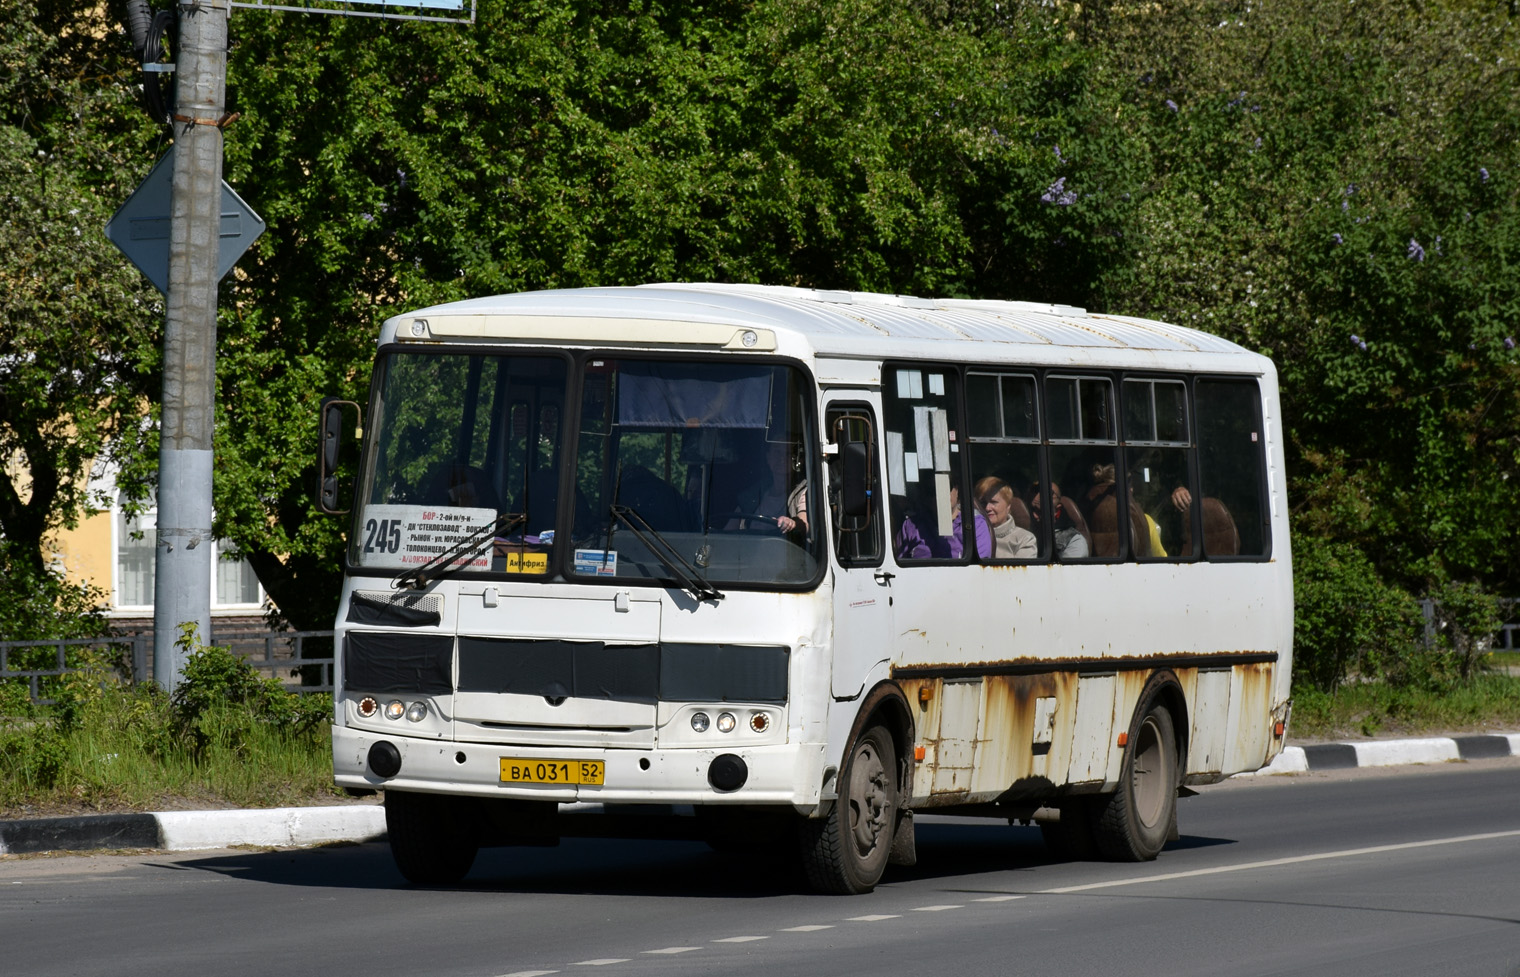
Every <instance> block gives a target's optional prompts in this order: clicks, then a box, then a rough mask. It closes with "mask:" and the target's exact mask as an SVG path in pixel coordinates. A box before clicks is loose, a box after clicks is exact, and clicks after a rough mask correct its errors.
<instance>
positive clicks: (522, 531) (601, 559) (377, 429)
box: [349, 351, 822, 587]
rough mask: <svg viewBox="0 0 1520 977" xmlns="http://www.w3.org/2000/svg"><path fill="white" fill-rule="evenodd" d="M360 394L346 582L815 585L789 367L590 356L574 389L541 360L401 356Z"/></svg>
mask: <svg viewBox="0 0 1520 977" xmlns="http://www.w3.org/2000/svg"><path fill="white" fill-rule="evenodd" d="M376 381H377V383H376V389H377V396H376V403H375V408H374V413H373V420H372V430H371V431H370V432H369V438H368V442H369V444H368V451H367V454H366V460H365V466H364V474H363V480H362V483H361V485H360V489H359V500H360V507H359V511H358V513H357V522H356V524H355V532H354V533H353V535H352V537H351V542H350V552H349V560H350V562H351V563H352V564H353V565H355V566H358V567H363V568H372V569H375V570H394V571H401V572H405V571H407V570H416V569H418V568H419V567H424V566H425V567H427V568H428V569H429V570H430V571H436V569H438V568H439V566H440V564H439V563H438V562H437V561H440V560H442V564H441V566H442V567H443V568H445V569H447V570H448V572H451V573H463V574H478V573H490V574H503V573H504V574H511V575H522V576H523V577H525V578H528V579H538V580H548V579H553V578H559V579H563V575H564V574H569V575H570V576H571V577H574V578H580V579H592V580H607V579H608V578H614V579H617V580H618V581H619V582H624V581H627V582H645V583H648V584H650V585H655V586H685V585H686V584H685V582H686V581H688V580H692V579H695V580H697V581H701V582H702V584H703V585H704V587H706V586H712V587H716V586H719V585H727V586H734V585H738V586H741V587H742V586H746V585H747V586H775V585H780V586H788V585H790V586H800V585H805V584H808V583H810V582H811V581H813V580H814V579H815V578H816V576H817V571H818V568H819V566H820V556H821V549H820V547H821V542H820V539H819V534H818V533H817V531H816V530H817V525H816V523H815V521H814V520H812V519H811V518H810V514H811V513H816V512H819V511H820V507H821V505H822V503H821V501H815V500H814V498H813V495H814V492H815V491H816V489H815V488H814V486H816V484H817V480H816V479H809V478H808V477H807V475H806V473H807V472H809V471H811V470H812V468H813V467H814V466H815V465H816V464H817V459H816V458H814V457H813V453H814V452H815V451H816V447H815V446H814V445H813V444H812V440H814V439H809V438H807V437H804V434H803V432H805V431H807V430H809V429H810V428H809V421H808V418H809V417H810V416H811V410H812V408H811V406H810V400H809V395H808V393H807V385H806V383H805V380H804V378H803V374H802V372H801V371H800V370H798V369H796V368H795V367H789V366H780V365H769V364H764V365H761V364H749V363H746V364H734V363H732V362H728V361H695V360H683V361H655V360H643V359H631V358H630V359H612V358H597V357H595V356H593V357H591V358H589V359H587V360H585V361H584V368H583V370H582V371H580V372H579V375H576V373H575V372H574V371H572V370H571V367H570V361H569V359H568V357H565V356H562V355H557V354H553V353H517V352H513V353H508V354H500V355H498V354H487V353H434V352H421V351H419V352H410V351H408V352H404V353H389V354H387V355H385V356H383V357H382V358H381V362H380V365H379V370H378V372H377V375H376ZM572 385H573V386H572ZM572 398H574V399H578V400H579V402H580V408H581V409H580V424H579V428H580V429H579V432H578V433H572V432H570V431H568V429H567V427H566V424H565V419H566V404H567V402H569V403H573V402H574V400H573V399H572ZM566 466H570V467H569V474H568V479H569V485H570V486H573V492H571V493H569V495H568V496H567V498H566V500H565V501H566V503H567V504H565V505H561V499H560V495H561V491H562V485H564V484H565V478H566V472H565V467H566ZM493 524H494V525H495V527H496V529H495V530H494V532H495V533H499V535H493V531H492V530H490V528H489V527H491V526H493ZM472 536H475V537H479V542H478V543H477V544H473V545H471V546H469V547H467V548H466V549H464V550H462V551H461V552H459V553H451V550H452V549H453V548H455V547H456V546H457V545H458V544H460V543H461V542H462V541H465V540H468V539H470V538H471V537H472ZM561 551H563V553H564V556H565V559H563V560H562V559H561ZM445 557H447V559H444V558H445Z"/></svg>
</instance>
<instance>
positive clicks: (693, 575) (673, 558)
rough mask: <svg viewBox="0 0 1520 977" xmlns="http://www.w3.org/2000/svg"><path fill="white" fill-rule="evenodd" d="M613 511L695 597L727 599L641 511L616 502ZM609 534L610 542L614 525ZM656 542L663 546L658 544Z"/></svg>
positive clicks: (682, 586)
mask: <svg viewBox="0 0 1520 977" xmlns="http://www.w3.org/2000/svg"><path fill="white" fill-rule="evenodd" d="M611 512H612V515H613V517H614V518H616V519H617V520H618V522H621V523H622V524H623V525H625V526H627V527H628V531H629V532H631V533H633V535H634V536H636V537H637V538H638V540H639V542H641V543H643V544H644V545H645V546H646V547H648V548H649V552H651V553H653V554H654V555H655V556H656V557H658V558H659V560H660V562H661V563H663V564H665V568H666V569H667V570H669V571H670V572H671V573H672V574H674V575H675V580H676V582H677V583H679V584H680V585H681V589H682V590H684V591H686V592H687V593H688V594H691V596H692V597H694V598H696V599H697V600H698V601H704V600H722V599H723V594H722V592H721V591H719V590H718V589H717V588H716V587H714V586H713V585H712V584H710V583H708V582H707V578H706V577H704V576H702V572H701V571H700V570H698V569H697V568H696V567H694V566H692V565H691V564H690V563H687V562H686V558H685V557H683V556H682V555H681V554H680V552H679V551H678V550H677V549H676V548H675V546H674V545H673V544H672V543H671V542H670V540H668V539H666V538H665V537H664V536H662V535H660V531H659V530H658V529H655V528H654V527H653V526H651V525H649V522H648V521H647V520H646V519H645V518H644V517H643V516H641V515H639V513H638V510H636V509H633V508H631V507H629V506H626V505H619V504H618V503H616V502H614V503H612V507H611ZM635 520H637V521H638V522H637V524H635V522H634V521H635ZM607 535H608V537H609V539H610V538H611V536H612V528H611V525H610V524H609V525H608V531H607ZM656 543H658V544H659V545H658V546H657V545H655V544H656ZM609 549H610V546H609Z"/></svg>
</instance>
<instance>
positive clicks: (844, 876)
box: [800, 726, 900, 895]
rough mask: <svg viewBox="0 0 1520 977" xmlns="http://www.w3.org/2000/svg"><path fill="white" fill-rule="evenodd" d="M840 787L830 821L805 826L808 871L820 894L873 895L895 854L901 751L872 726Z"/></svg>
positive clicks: (882, 730)
mask: <svg viewBox="0 0 1520 977" xmlns="http://www.w3.org/2000/svg"><path fill="white" fill-rule="evenodd" d="M839 785H840V786H839V799H838V800H837V801H835V802H834V807H833V809H832V810H831V811H830V812H829V815H828V817H825V818H817V819H811V820H807V821H803V822H802V825H801V829H800V831H801V841H802V863H803V868H804V869H805V870H806V872H807V879H808V884H809V885H811V886H812V888H813V889H814V890H815V891H818V892H825V893H830V894H833V895H855V894H859V893H863V892H870V891H871V890H872V889H874V888H876V883H878V882H880V881H881V876H882V873H883V872H885V871H886V868H887V860H888V858H889V857H890V856H891V854H892V842H893V838H894V836H895V834H896V831H897V819H898V818H897V816H898V807H899V804H900V797H899V785H898V772H897V750H896V748H895V747H894V746H893V745H892V736H891V734H890V733H888V732H887V730H886V729H885V728H884V727H881V726H872V727H870V728H869V729H867V730H866V731H865V732H864V733H862V734H861V735H860V738H859V739H857V740H856V741H855V743H854V745H853V746H851V747H850V752H849V755H848V757H847V758H846V760H845V765H844V769H843V770H842V771H840V775H839Z"/></svg>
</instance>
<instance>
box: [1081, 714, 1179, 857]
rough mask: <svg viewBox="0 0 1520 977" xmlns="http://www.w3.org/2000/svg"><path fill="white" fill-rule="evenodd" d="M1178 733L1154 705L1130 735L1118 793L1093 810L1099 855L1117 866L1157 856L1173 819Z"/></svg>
mask: <svg viewBox="0 0 1520 977" xmlns="http://www.w3.org/2000/svg"><path fill="white" fill-rule="evenodd" d="M1177 768H1178V758H1177V733H1176V729H1175V727H1174V726H1173V724H1172V714H1171V712H1170V711H1169V710H1168V709H1167V708H1166V707H1165V706H1163V705H1161V704H1160V703H1158V702H1154V701H1153V702H1152V703H1151V704H1150V705H1149V707H1148V708H1147V709H1146V710H1145V712H1144V713H1143V714H1142V715H1140V719H1139V721H1138V722H1136V723H1135V724H1134V726H1133V728H1132V729H1131V730H1130V735H1129V746H1128V747H1126V748H1125V752H1124V768H1123V770H1122V771H1121V773H1120V775H1119V789H1118V790H1117V791H1115V792H1114V793H1112V794H1110V795H1108V797H1107V798H1106V803H1104V804H1102V806H1100V807H1098V808H1097V809H1096V811H1095V813H1096V818H1095V819H1094V821H1093V834H1094V836H1095V838H1096V840H1097V843H1098V850H1099V851H1100V852H1101V853H1102V854H1103V856H1104V857H1105V858H1108V859H1110V860H1112V861H1116V862H1148V861H1151V860H1152V859H1154V858H1155V857H1156V856H1157V855H1159V854H1160V853H1161V849H1162V848H1163V847H1164V846H1165V845H1166V843H1167V840H1168V838H1169V837H1170V835H1171V832H1172V824H1173V822H1174V821H1175V819H1176V816H1177V784H1178V776H1177Z"/></svg>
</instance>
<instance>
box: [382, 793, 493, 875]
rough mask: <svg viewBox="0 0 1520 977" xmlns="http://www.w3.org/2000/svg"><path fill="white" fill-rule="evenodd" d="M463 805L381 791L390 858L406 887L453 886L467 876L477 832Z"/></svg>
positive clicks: (444, 799) (476, 846)
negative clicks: (383, 797)
mask: <svg viewBox="0 0 1520 977" xmlns="http://www.w3.org/2000/svg"><path fill="white" fill-rule="evenodd" d="M473 814H474V812H473V811H472V810H471V809H470V808H469V806H468V802H467V801H465V800H464V799H462V798H458V797H446V796H442V795H439V794H412V793H406V792H404V791H394V790H388V791H386V792H385V833H386V836H387V837H388V838H389V840H390V844H391V857H392V858H394V859H395V860H396V867H397V868H398V869H400V870H401V874H402V875H403V876H405V878H406V880H407V881H408V882H411V883H413V884H415V885H453V884H454V883H455V882H458V881H459V880H460V879H462V878H464V877H465V874H466V873H467V872H469V871H470V866H471V865H473V864H475V855H476V853H477V852H479V850H480V829H479V825H478V823H477V820H476V819H475V817H473Z"/></svg>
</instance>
